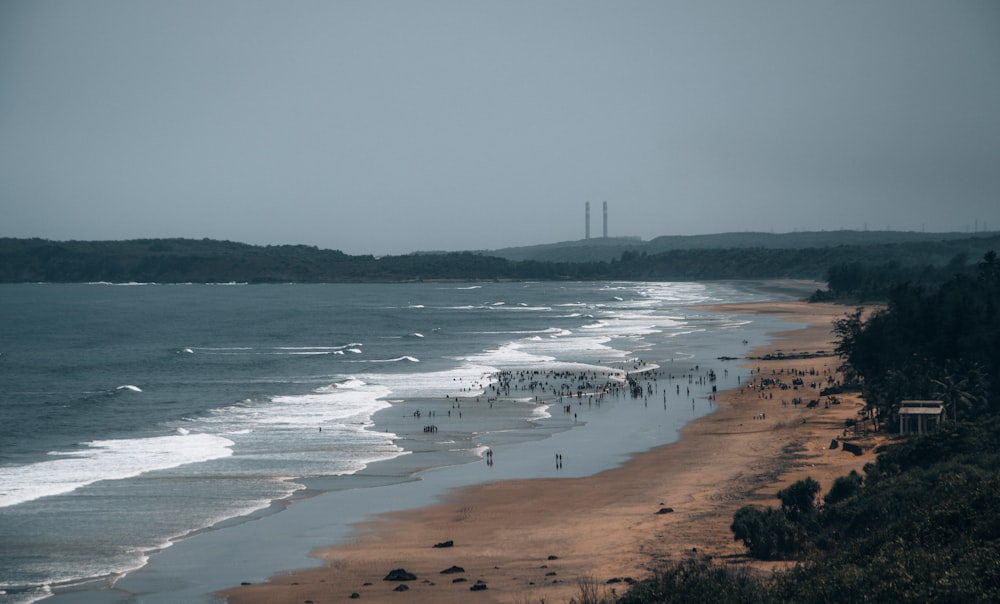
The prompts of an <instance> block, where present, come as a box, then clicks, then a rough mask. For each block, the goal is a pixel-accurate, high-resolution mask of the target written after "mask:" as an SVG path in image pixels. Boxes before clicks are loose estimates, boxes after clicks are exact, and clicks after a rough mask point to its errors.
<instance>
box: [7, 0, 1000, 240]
mask: <svg viewBox="0 0 1000 604" xmlns="http://www.w3.org/2000/svg"><path fill="white" fill-rule="evenodd" d="M0 86H2V87H3V93H2V94H0V210H2V214H0V216H2V221H0V225H2V226H0V237H3V236H7V237H42V238H46V239H56V240H70V239H76V240H126V239H141V238H161V237H185V238H193V239H201V238H210V239H219V240H229V241H237V242H241V243H250V244H257V245H281V244H304V245H315V246H317V247H320V248H324V249H339V250H342V251H344V252H345V253H348V254H375V255H391V254H402V253H408V252H412V251H430V250H440V251H464V250H490V249H501V248H506V247H519V246H527V245H542V244H547V243H557V242H567V241H576V240H580V239H583V238H584V236H585V224H584V222H585V221H584V206H585V203H586V202H588V201H589V202H590V233H591V237H592V238H599V237H600V236H601V235H602V228H603V216H602V203H603V202H605V201H607V203H608V235H609V236H611V237H640V238H642V239H643V240H645V241H648V240H651V239H653V238H655V237H658V236H662V235H701V234H716V233H726V232H774V233H791V232H796V231H820V230H826V231H836V230H842V229H847V230H859V231H860V230H872V231H877V230H893V231H917V232H919V231H927V232H968V233H973V232H976V231H985V230H988V229H989V228H994V229H995V228H997V227H998V226H1000V111H997V107H1000V4H998V3H995V2H990V1H987V0H981V1H967V0H959V1H956V2H948V3H943V2H936V1H929V0H927V1H925V0H913V1H911V0H886V1H884V2H878V3H822V2H801V1H792V0H767V1H763V2H755V3H746V2H739V1H736V0H726V1H718V2H681V1H655V2H653V1H650V2H645V1H642V2H639V1H631V2H624V3H614V4H609V3H603V2H592V1H589V0H581V1H566V0H559V1H556V0H553V1H549V2H543V3H533V2H520V1H515V2H505V3H490V2H478V1H471V2H469V1H457V0H456V1H426V2H416V3H415V2H406V1H402V0H386V1H384V2H362V3H356V2H346V1H344V2H338V1H330V2H326V1H311V0H309V1H306V0H303V1H299V2H295V3H277V2H271V1H252V0H248V1H236V0H216V1H214V2H210V3H204V2H196V1H194V0H179V1H176V2H164V3H155V2H151V3H135V2H130V1H126V0H91V1H89V2H82V3H41V2H33V1H31V0H8V1H7V2H4V3H3V4H2V5H0Z"/></svg>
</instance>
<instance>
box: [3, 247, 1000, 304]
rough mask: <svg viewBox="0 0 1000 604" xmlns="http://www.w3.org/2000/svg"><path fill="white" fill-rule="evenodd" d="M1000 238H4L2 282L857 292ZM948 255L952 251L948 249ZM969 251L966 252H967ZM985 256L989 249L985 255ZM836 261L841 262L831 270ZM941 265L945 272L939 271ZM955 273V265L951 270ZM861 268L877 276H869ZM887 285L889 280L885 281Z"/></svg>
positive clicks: (956, 258) (839, 294)
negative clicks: (726, 244)
mask: <svg viewBox="0 0 1000 604" xmlns="http://www.w3.org/2000/svg"><path fill="white" fill-rule="evenodd" d="M990 244H992V245H994V247H1000V238H998V237H993V238H989V237H975V238H970V239H967V240H949V241H942V242H937V243H926V242H925V243H922V244H921V245H920V246H919V247H916V246H907V245H906V244H899V245H894V246H885V245H878V246H866V245H851V246H836V247H831V246H826V247H812V248H810V247H804V248H794V249H777V248H765V247H760V248H752V247H740V248H736V247H733V248H712V249H675V250H670V251H666V252H662V253H647V252H645V251H642V252H639V251H633V250H628V251H624V252H622V253H621V255H620V256H618V257H616V258H613V259H611V260H601V261H596V260H587V261H581V262H570V261H559V262H546V261H540V260H530V259H529V260H508V259H504V258H500V257H496V256H491V255H489V254H488V253H473V252H450V253H426V254H425V253H420V254H416V253H415V254H407V255H399V256H382V257H375V256H372V255H358V256H353V255H348V254H345V253H343V252H341V251H339V250H327V249H319V248H317V247H315V246H305V245H279V246H254V245H248V244H243V243H236V242H231V241H217V240H210V239H200V240H198V239H135V240H128V241H51V240H46V239H14V238H0V283H23V282H95V281H109V282H145V283H153V282H155V283H225V282H232V281H235V282H241V283H243V282H245V283H289V282H296V283H352V282H373V281H375V282H377V281H385V282H405V281H415V280H449V279H450V280H497V279H503V280H557V279H564V280H607V279H626V280H657V281H685V280H687V281H690V280H709V279H779V278H794V279H813V280H825V279H830V280H832V283H833V285H832V286H831V287H832V289H831V292H832V293H830V294H829V295H831V296H834V297H844V296H848V295H854V290H852V289H851V288H852V287H853V288H855V290H856V289H857V288H856V285H850V284H851V283H856V282H857V281H858V280H859V279H862V278H871V275H870V273H865V271H870V270H871V269H870V268H869V267H870V266H871V259H872V258H878V259H882V260H884V259H886V258H891V259H892V261H893V262H895V263H896V264H894V265H893V266H892V267H889V268H888V269H886V272H888V273H892V274H893V275H894V276H895V278H896V280H897V281H898V280H901V279H905V278H907V277H908V276H909V274H910V273H909V272H908V271H913V270H924V269H923V268H920V269H916V268H913V267H916V266H920V267H924V266H932V267H935V266H941V265H944V264H946V263H947V262H948V261H947V258H951V259H952V261H951V263H950V264H949V266H951V267H952V268H955V263H956V262H958V263H961V262H964V260H963V258H965V257H968V255H969V254H971V253H975V252H977V251H978V250H981V249H982V248H983V246H984V245H990ZM944 254H950V255H949V256H947V257H946V256H944ZM963 254H965V256H962V255H963ZM980 255H981V253H980ZM831 267H833V268H831ZM934 270H938V269H934ZM944 270H945V271H946V272H947V271H948V270H951V269H949V268H947V267H946V268H945V269H944ZM860 275H867V276H866V277H861V276H860ZM876 282H878V283H884V280H882V279H876Z"/></svg>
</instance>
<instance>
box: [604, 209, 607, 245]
mask: <svg viewBox="0 0 1000 604" xmlns="http://www.w3.org/2000/svg"><path fill="white" fill-rule="evenodd" d="M604 238H605V239H607V238H608V202H606V201H605V202H604Z"/></svg>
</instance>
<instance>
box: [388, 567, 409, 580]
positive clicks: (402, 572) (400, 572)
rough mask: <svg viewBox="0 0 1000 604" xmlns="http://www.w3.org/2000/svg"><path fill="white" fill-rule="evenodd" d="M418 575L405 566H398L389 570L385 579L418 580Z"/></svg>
mask: <svg viewBox="0 0 1000 604" xmlns="http://www.w3.org/2000/svg"><path fill="white" fill-rule="evenodd" d="M416 580H417V576H416V575H415V574H413V573H410V572H406V569H405V568H397V569H394V570H391V571H389V574H388V575H386V576H385V579H383V581H416Z"/></svg>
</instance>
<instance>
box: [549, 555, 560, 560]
mask: <svg viewBox="0 0 1000 604" xmlns="http://www.w3.org/2000/svg"><path fill="white" fill-rule="evenodd" d="M548 559H549V560H558V559H559V556H549V558H548Z"/></svg>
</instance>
